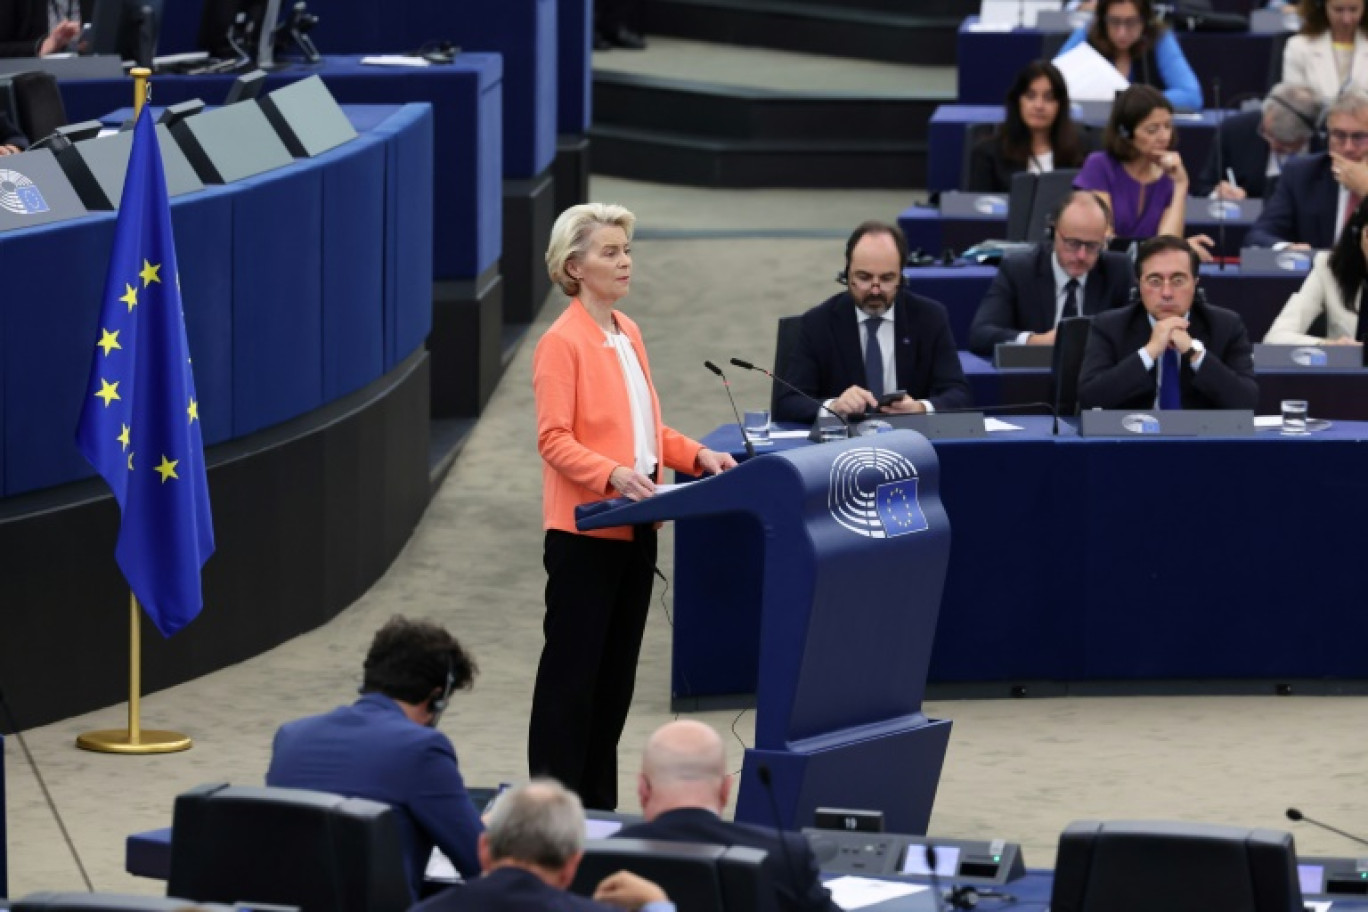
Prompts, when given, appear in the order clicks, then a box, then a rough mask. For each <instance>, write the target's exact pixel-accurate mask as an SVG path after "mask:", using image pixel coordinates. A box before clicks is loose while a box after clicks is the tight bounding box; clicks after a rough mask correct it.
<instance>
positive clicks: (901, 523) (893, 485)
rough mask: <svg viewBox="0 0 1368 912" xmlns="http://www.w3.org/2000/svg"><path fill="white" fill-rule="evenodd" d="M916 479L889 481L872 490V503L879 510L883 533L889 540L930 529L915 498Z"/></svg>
mask: <svg viewBox="0 0 1368 912" xmlns="http://www.w3.org/2000/svg"><path fill="white" fill-rule="evenodd" d="M919 480H920V479H918V478H904V479H903V480H901V481H890V482H888V483H887V484H881V485H879V486H878V487H877V488H875V489H874V503H875V505H876V506H877V507H878V510H879V519H880V520H881V521H882V522H883V527H884V532H886V533H887V534H888V537H889V538H895V537H897V536H899V535H908V534H910V533H912V532H925V531H926V530H927V529H929V528H931V524H930V523H928V522H927V521H926V514H925V513H923V512H922V508H921V500H920V499H919V498H918V497H917V482H918V481H919Z"/></svg>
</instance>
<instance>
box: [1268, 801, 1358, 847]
mask: <svg viewBox="0 0 1368 912" xmlns="http://www.w3.org/2000/svg"><path fill="white" fill-rule="evenodd" d="M1287 819H1288V820H1295V821H1302V820H1305V821H1306V822H1307V823H1309V824H1311V825H1312V826H1318V827H1320V828H1321V829H1322V830H1329V831H1330V832H1332V833H1337V834H1339V835H1340V836H1343V837H1344V838H1345V839H1352V840H1353V841H1354V842H1357V843H1359V844H1360V845H1366V846H1368V839H1361V838H1360V837H1358V836H1355V835H1354V834H1353V833H1346V832H1344V830H1341V829H1337V828H1336V827H1332V826H1331V825H1330V824H1328V823H1321V822H1320V821H1319V820H1312V819H1311V818H1310V817H1307V816H1306V815H1305V814H1303V813H1302V812H1301V811H1299V810H1297V809H1296V808H1288V809H1287Z"/></svg>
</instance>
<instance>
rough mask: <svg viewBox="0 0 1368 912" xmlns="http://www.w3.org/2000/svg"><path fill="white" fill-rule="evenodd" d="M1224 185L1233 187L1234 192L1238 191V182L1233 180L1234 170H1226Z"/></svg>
mask: <svg viewBox="0 0 1368 912" xmlns="http://www.w3.org/2000/svg"><path fill="white" fill-rule="evenodd" d="M1226 183H1228V184H1230V186H1232V187H1234V188H1235V189H1236V190H1238V189H1240V183H1239V181H1237V180H1235V169H1234V168H1226Z"/></svg>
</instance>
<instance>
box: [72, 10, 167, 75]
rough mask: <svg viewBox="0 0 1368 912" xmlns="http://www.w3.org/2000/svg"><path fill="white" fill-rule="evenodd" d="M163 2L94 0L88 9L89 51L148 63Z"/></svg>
mask: <svg viewBox="0 0 1368 912" xmlns="http://www.w3.org/2000/svg"><path fill="white" fill-rule="evenodd" d="M163 6H164V0H95V6H94V8H93V9H92V10H91V13H90V45H91V51H92V52H93V53H96V54H118V55H119V57H120V58H122V59H124V60H132V61H135V62H136V63H137V64H138V66H143V67H150V66H152V58H153V57H154V56H155V55H156V52H157V39H158V37H159V36H160V34H161V24H162V9H163Z"/></svg>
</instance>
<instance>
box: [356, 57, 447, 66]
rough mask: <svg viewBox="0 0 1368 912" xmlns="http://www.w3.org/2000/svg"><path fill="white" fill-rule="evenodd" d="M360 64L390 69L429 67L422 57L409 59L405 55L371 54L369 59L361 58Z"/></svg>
mask: <svg viewBox="0 0 1368 912" xmlns="http://www.w3.org/2000/svg"><path fill="white" fill-rule="evenodd" d="M361 62H362V63H364V64H365V65H366V66H392V67H425V66H431V64H430V63H428V62H427V61H426V60H424V59H423V58H422V57H410V56H408V55H407V54H372V55H371V56H370V57H362V58H361Z"/></svg>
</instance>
